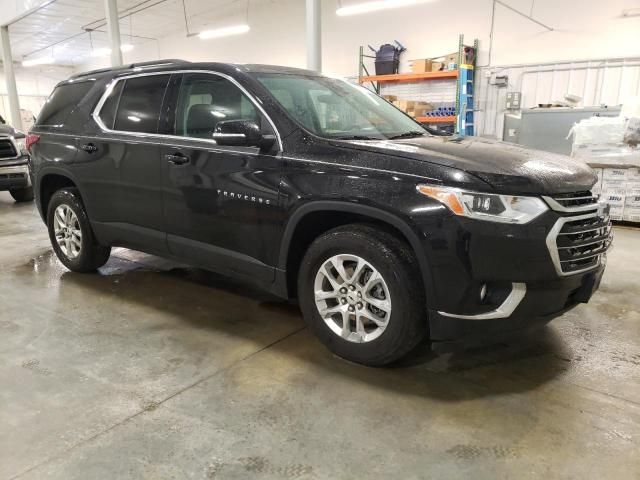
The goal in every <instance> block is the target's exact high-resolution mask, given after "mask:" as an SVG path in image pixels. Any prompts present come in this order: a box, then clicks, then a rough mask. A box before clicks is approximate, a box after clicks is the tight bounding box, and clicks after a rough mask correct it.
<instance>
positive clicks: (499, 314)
mask: <svg viewBox="0 0 640 480" xmlns="http://www.w3.org/2000/svg"><path fill="white" fill-rule="evenodd" d="M526 294H527V284H526V283H512V284H511V292H510V293H509V295H508V296H507V298H505V299H504V302H502V305H500V306H499V307H498V308H496V309H495V310H491V311H490V312H486V313H478V314H476V315H459V314H457V313H447V312H440V311H439V312H438V313H439V314H440V315H442V316H444V317H450V318H460V319H463V320H493V319H496V318H508V317H510V316H511V315H512V314H513V312H514V311H515V309H516V308H518V305H520V302H522V299H523V298H524V297H525V295H526Z"/></svg>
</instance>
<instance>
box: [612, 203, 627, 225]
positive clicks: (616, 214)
mask: <svg viewBox="0 0 640 480" xmlns="http://www.w3.org/2000/svg"><path fill="white" fill-rule="evenodd" d="M609 216H610V217H611V220H618V221H620V220H622V219H623V217H624V205H612V206H611V210H610V211H609Z"/></svg>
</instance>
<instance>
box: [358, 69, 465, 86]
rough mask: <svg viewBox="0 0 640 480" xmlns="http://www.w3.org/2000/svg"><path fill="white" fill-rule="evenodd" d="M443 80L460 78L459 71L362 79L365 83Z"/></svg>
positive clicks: (374, 76) (361, 81) (375, 76)
mask: <svg viewBox="0 0 640 480" xmlns="http://www.w3.org/2000/svg"><path fill="white" fill-rule="evenodd" d="M443 78H458V71H457V70H449V71H442V72H425V73H397V74H395V75H370V76H367V77H361V78H360V83H364V82H416V81H420V80H441V79H443Z"/></svg>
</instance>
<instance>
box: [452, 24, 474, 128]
mask: <svg viewBox="0 0 640 480" xmlns="http://www.w3.org/2000/svg"><path fill="white" fill-rule="evenodd" d="M470 49H472V50H470ZM477 53H478V40H474V42H473V47H469V46H466V45H465V44H464V35H460V42H459V43H458V86H457V94H456V114H457V122H456V134H457V135H458V136H461V137H465V136H473V135H474V134H475V126H474V111H475V107H474V105H475V101H474V93H475V71H476V57H477Z"/></svg>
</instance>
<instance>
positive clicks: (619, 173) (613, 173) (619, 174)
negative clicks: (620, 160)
mask: <svg viewBox="0 0 640 480" xmlns="http://www.w3.org/2000/svg"><path fill="white" fill-rule="evenodd" d="M628 173H629V169H628V168H605V169H604V171H603V173H602V179H603V180H627V175H628Z"/></svg>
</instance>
